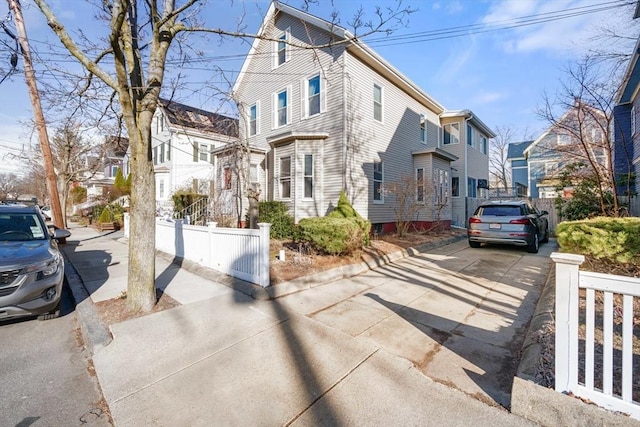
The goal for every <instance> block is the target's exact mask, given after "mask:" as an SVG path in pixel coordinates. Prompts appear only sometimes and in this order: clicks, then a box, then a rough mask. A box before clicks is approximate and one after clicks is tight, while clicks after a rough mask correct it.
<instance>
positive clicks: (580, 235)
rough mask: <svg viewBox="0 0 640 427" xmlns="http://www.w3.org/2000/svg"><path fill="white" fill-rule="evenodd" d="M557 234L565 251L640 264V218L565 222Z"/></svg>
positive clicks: (604, 218)
mask: <svg viewBox="0 0 640 427" xmlns="http://www.w3.org/2000/svg"><path fill="white" fill-rule="evenodd" d="M556 235H557V237H558V244H559V245H560V248H561V249H562V251H563V252H570V253H577V254H582V255H589V256H593V257H594V258H597V259H605V260H609V261H611V262H614V263H621V264H628V263H640V218H609V217H596V218H591V219H586V220H582V221H565V222H561V223H560V224H558V226H557V228H556Z"/></svg>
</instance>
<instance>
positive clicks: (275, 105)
mask: <svg viewBox="0 0 640 427" xmlns="http://www.w3.org/2000/svg"><path fill="white" fill-rule="evenodd" d="M282 92H286V94H287V122H286V123H285V124H283V125H280V124H279V123H278V95H280V94H281V93H282ZM271 105H272V110H273V117H272V127H271V129H278V128H282V127H285V126H287V125H289V124H291V86H287V87H286V88H284V89H281V90H278V91H276V92H274V93H273V94H272V95H271Z"/></svg>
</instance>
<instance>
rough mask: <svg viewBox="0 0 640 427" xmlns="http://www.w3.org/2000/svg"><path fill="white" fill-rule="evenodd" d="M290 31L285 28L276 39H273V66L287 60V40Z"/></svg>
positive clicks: (277, 65)
mask: <svg viewBox="0 0 640 427" xmlns="http://www.w3.org/2000/svg"><path fill="white" fill-rule="evenodd" d="M290 33H291V31H290V30H289V29H287V30H286V31H284V32H282V34H280V36H278V39H277V40H276V41H274V53H275V55H274V56H275V58H274V63H273V68H276V67H279V66H280V65H282V64H284V63H285V62H287V61H288V60H289V43H287V42H288V41H289V34H290Z"/></svg>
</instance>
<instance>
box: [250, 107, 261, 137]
mask: <svg viewBox="0 0 640 427" xmlns="http://www.w3.org/2000/svg"><path fill="white" fill-rule="evenodd" d="M258 114H259V111H258V103H257V102H256V103H255V104H253V105H252V106H251V107H249V136H254V135H257V134H259V133H260V127H259V123H258Z"/></svg>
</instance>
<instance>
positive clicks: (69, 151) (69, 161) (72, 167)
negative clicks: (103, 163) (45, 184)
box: [51, 122, 100, 223]
mask: <svg viewBox="0 0 640 427" xmlns="http://www.w3.org/2000/svg"><path fill="white" fill-rule="evenodd" d="M51 151H52V154H53V158H54V161H53V163H54V168H55V170H56V180H57V184H58V193H59V194H60V204H61V205H62V213H63V217H64V222H65V223H66V222H67V219H66V216H67V202H68V201H69V191H70V190H71V186H72V184H73V183H74V182H82V181H86V180H88V179H90V178H92V177H93V176H94V175H95V173H96V172H97V170H98V167H99V164H98V163H97V162H90V161H87V159H88V158H89V157H91V156H92V155H97V156H99V155H100V154H99V153H98V148H97V147H96V146H95V145H94V144H92V143H91V142H90V141H88V140H86V139H85V138H83V137H82V134H81V129H80V128H79V126H78V125H77V124H74V123H71V122H67V123H65V125H64V126H63V127H61V128H58V129H57V130H56V131H55V134H54V136H53V138H52V140H51Z"/></svg>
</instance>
